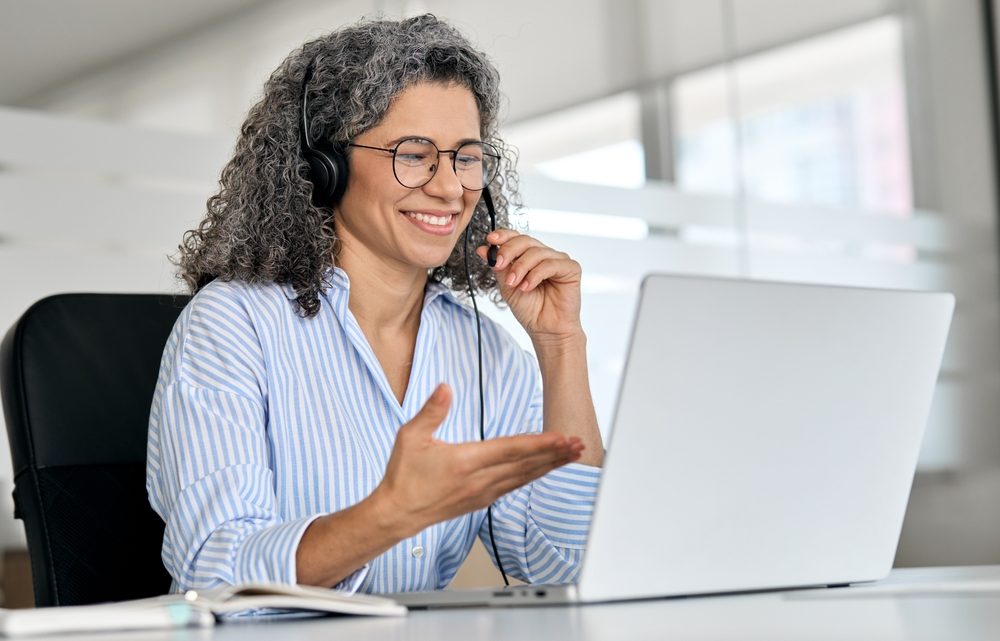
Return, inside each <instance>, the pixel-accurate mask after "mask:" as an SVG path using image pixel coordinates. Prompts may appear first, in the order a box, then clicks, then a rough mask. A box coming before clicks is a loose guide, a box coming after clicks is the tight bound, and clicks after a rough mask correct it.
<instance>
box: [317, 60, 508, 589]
mask: <svg viewBox="0 0 1000 641" xmlns="http://www.w3.org/2000/svg"><path fill="white" fill-rule="evenodd" d="M315 67H316V60H315V59H313V60H312V61H310V63H309V66H308V67H307V68H306V72H305V75H304V76H303V78H302V118H301V119H300V120H299V134H300V137H301V142H302V155H303V157H304V158H305V160H306V162H308V163H309V176H308V179H309V181H310V182H312V184H313V192H312V202H313V204H314V205H315V206H317V207H329V208H333V207H334V206H335V205H336V204H337V203H338V202H340V198H341V197H342V196H343V195H344V190H345V189H346V188H347V158H346V157H345V156H344V154H343V152H342V151H341V150H340V149H338V148H336V147H335V146H334V145H332V144H330V143H329V142H326V141H314V140H312V138H311V137H310V135H309V81H310V80H312V76H313V71H314V70H315ZM482 199H483V202H484V203H485V204H486V214H487V216H489V219H490V232H491V233H492V232H494V231H496V229H497V213H496V208H495V207H494V206H493V196H492V195H491V194H490V189H489V187H488V186H485V185H484V186H483V196H482ZM471 228H472V223H471V222H470V223H469V225H468V226H466V228H465V234H464V239H463V243H462V259H463V262H464V264H465V282H466V283H467V284H468V287H469V297H470V298H471V299H472V308H473V310H474V311H475V315H476V356H477V357H478V359H479V438H480V439H481V440H483V441H485V440H486V427H485V424H486V418H485V400H484V394H483V331H482V323H481V321H480V318H479V306H478V305H477V304H476V291H475V286H474V284H473V282H472V277H471V275H470V271H469V246H470V242H471V237H470V234H469V232H470V230H471ZM498 250H499V248H498V247H497V246H496V245H489V248H488V249H487V250H486V262H487V264H489V266H490V267H496V264H497V252H498ZM486 519H487V524H488V527H489V532H490V544H491V546H492V548H493V558H494V559H495V560H496V564H497V568H499V570H500V575H501V576H502V577H503V583H504V585H508V586H509V585H510V581H509V580H508V579H507V573H506V572H505V571H504V568H503V562H502V561H501V560H500V552H499V550H498V549H497V542H496V538H495V537H494V536H493V506H492V505H489V506H487V507H486Z"/></svg>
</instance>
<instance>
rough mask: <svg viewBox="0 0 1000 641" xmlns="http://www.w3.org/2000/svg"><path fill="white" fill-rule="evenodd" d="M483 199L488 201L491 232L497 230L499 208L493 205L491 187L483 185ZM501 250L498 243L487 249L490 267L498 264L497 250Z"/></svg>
mask: <svg viewBox="0 0 1000 641" xmlns="http://www.w3.org/2000/svg"><path fill="white" fill-rule="evenodd" d="M483 201H485V202H486V213H487V214H489V216H490V232H491V233H492V232H495V231H496V230H497V210H496V209H495V208H494V207H493V196H492V195H490V188H489V187H485V186H484V187H483ZM499 250H500V248H499V247H497V246H496V245H490V247H489V249H487V250H486V263H487V264H488V265H489V266H490V267H496V266H497V252H498V251H499Z"/></svg>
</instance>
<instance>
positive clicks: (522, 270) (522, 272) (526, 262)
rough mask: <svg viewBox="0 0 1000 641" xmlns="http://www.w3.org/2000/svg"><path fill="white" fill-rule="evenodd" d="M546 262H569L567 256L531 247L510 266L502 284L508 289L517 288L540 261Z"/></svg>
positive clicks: (547, 249) (549, 249)
mask: <svg viewBox="0 0 1000 641" xmlns="http://www.w3.org/2000/svg"><path fill="white" fill-rule="evenodd" d="M547 260H548V261H552V260H556V261H559V260H562V261H569V256H568V255H566V254H564V253H562V252H557V251H556V250H554V249H551V248H549V247H546V246H544V245H542V246H541V247H531V248H529V249H527V250H526V251H525V252H524V253H522V254H521V255H520V256H518V257H517V259H516V260H515V261H514V262H513V264H511V266H510V268H509V269H508V270H507V275H506V276H505V277H504V283H506V284H507V285H508V286H510V287H517V286H518V285H519V284H520V283H521V280H522V279H523V278H524V277H525V276H526V275H527V274H528V272H530V271H531V270H532V269H535V268H536V267H537V266H538V265H539V264H540V263H542V261H547Z"/></svg>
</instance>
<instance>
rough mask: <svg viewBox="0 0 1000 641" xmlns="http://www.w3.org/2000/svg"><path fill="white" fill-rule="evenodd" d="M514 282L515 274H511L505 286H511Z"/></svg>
mask: <svg viewBox="0 0 1000 641" xmlns="http://www.w3.org/2000/svg"><path fill="white" fill-rule="evenodd" d="M516 280H517V274H511V275H510V277H509V278H508V279H507V284H508V285H513V284H514V281H516Z"/></svg>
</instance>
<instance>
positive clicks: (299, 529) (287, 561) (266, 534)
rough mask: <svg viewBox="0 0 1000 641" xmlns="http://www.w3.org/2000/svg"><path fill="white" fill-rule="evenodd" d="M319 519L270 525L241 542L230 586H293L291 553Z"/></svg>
mask: <svg viewBox="0 0 1000 641" xmlns="http://www.w3.org/2000/svg"><path fill="white" fill-rule="evenodd" d="M321 516H323V514H322V513H319V514H313V515H312V516H306V517H303V518H300V519H296V520H294V521H287V522H285V523H279V524H276V525H272V526H271V527H267V528H263V529H261V530H257V531H256V532H253V533H252V534H250V535H249V536H247V537H246V538H245V539H243V541H242V542H241V544H240V545H239V549H238V550H237V552H236V554H235V564H234V565H235V567H234V568H233V570H234V572H233V575H234V576H233V579H234V583H237V584H239V583H253V582H256V581H265V582H272V583H297V582H298V581H297V577H296V568H295V553H296V551H297V550H298V549H299V542H300V541H301V540H302V535H303V534H305V531H306V528H308V527H309V526H310V525H311V524H312V522H313V521H315V520H316V519H318V518H319V517H321Z"/></svg>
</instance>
